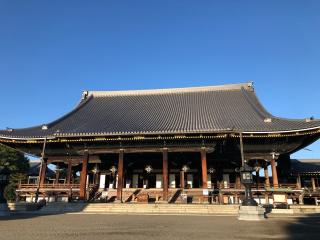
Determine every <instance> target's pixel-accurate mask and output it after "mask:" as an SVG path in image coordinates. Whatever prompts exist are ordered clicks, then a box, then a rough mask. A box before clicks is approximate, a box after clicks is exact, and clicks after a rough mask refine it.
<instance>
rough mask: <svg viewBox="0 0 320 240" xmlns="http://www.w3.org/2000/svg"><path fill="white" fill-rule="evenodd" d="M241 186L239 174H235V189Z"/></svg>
mask: <svg viewBox="0 0 320 240" xmlns="http://www.w3.org/2000/svg"><path fill="white" fill-rule="evenodd" d="M240 188H241V179H240V176H239V174H237V175H236V189H240Z"/></svg>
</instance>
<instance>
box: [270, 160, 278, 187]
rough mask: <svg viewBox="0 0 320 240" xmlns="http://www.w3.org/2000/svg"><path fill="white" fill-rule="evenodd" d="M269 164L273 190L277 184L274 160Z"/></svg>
mask: <svg viewBox="0 0 320 240" xmlns="http://www.w3.org/2000/svg"><path fill="white" fill-rule="evenodd" d="M270 164H271V170H272V184H273V187H274V188H278V186H279V183H278V174H277V167H276V160H274V159H271V160H270Z"/></svg>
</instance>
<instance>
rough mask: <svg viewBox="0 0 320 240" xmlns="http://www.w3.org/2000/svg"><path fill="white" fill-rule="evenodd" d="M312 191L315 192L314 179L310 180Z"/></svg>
mask: <svg viewBox="0 0 320 240" xmlns="http://www.w3.org/2000/svg"><path fill="white" fill-rule="evenodd" d="M311 185H312V191H316V181H315V179H314V177H312V178H311Z"/></svg>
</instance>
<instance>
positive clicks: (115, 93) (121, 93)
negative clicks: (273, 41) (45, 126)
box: [84, 82, 253, 97]
mask: <svg viewBox="0 0 320 240" xmlns="http://www.w3.org/2000/svg"><path fill="white" fill-rule="evenodd" d="M242 88H244V89H247V90H252V91H253V82H247V83H238V84H225V85H216V86H202V87H187V88H164V89H145V90H123V91H84V95H86V96H94V97H108V96H128V95H157V94H170V93H190V92H205V91H227V90H240V89H242Z"/></svg>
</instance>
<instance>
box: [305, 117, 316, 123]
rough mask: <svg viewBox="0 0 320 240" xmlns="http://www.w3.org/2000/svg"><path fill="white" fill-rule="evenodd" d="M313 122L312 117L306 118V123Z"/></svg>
mask: <svg viewBox="0 0 320 240" xmlns="http://www.w3.org/2000/svg"><path fill="white" fill-rule="evenodd" d="M312 121H314V116H311V117H308V118H306V122H312Z"/></svg>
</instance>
